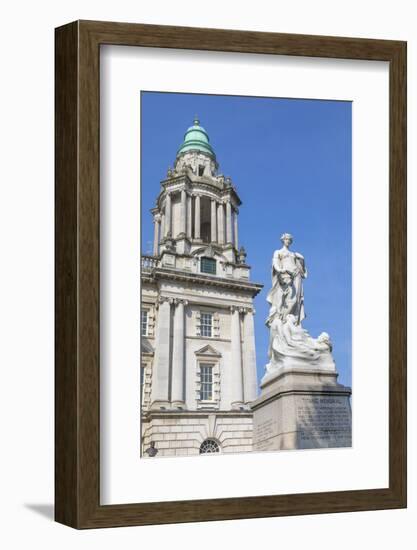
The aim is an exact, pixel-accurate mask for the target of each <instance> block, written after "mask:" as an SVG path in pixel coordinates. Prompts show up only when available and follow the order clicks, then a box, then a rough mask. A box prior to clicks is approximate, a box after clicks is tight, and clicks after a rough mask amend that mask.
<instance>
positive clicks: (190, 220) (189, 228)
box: [187, 195, 193, 239]
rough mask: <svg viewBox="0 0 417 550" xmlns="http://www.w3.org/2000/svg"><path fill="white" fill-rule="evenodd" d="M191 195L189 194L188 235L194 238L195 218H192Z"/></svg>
mask: <svg viewBox="0 0 417 550" xmlns="http://www.w3.org/2000/svg"><path fill="white" fill-rule="evenodd" d="M191 201H192V198H191V195H187V237H188V238H189V239H191V238H192V227H193V218H192V205H193V203H192V202H191Z"/></svg>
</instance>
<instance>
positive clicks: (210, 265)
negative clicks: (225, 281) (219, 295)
mask: <svg viewBox="0 0 417 550" xmlns="http://www.w3.org/2000/svg"><path fill="white" fill-rule="evenodd" d="M200 269H201V273H210V274H211V275H216V260H213V258H201V262H200Z"/></svg>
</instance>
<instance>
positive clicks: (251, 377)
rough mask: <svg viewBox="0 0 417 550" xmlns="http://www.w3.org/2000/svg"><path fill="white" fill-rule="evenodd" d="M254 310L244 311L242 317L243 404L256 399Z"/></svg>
mask: <svg viewBox="0 0 417 550" xmlns="http://www.w3.org/2000/svg"><path fill="white" fill-rule="evenodd" d="M253 315H254V310H253V309H250V308H247V309H245V313H244V317H243V346H244V347H243V396H244V400H245V403H250V402H252V401H254V400H255V399H256V397H257V393H258V392H257V376H256V351H255V327H254V322H253Z"/></svg>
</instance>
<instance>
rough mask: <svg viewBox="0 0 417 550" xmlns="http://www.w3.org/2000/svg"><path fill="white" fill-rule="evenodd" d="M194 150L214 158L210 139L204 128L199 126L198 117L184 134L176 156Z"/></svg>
mask: <svg viewBox="0 0 417 550" xmlns="http://www.w3.org/2000/svg"><path fill="white" fill-rule="evenodd" d="M196 150H197V151H201V152H203V153H207V154H208V155H210V156H211V157H214V158H216V155H215V153H214V151H213V148H212V146H211V145H210V138H209V137H208V134H207V132H206V131H205V130H204V128H203V127H202V126H200V121H199V120H198V117H195V118H194V125H193V126H190V127H189V128H188V130H187V131H186V132H185V134H184V141H183V143H182V145H181V147H180V148H179V149H178V151H177V156H178V155H180V154H181V153H185V152H186V151H196Z"/></svg>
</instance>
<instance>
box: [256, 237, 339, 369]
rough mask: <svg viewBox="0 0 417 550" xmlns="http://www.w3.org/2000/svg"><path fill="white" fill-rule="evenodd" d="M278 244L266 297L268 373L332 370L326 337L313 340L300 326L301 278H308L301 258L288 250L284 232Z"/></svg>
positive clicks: (302, 313)
mask: <svg viewBox="0 0 417 550" xmlns="http://www.w3.org/2000/svg"><path fill="white" fill-rule="evenodd" d="M281 241H282V243H283V246H282V248H281V249H280V250H276V251H275V252H274V255H273V258H272V288H271V290H270V292H269V293H268V296H267V301H268V302H269V304H270V309H269V316H268V319H267V320H266V325H267V327H268V328H269V331H270V337H269V350H268V356H269V364H268V365H267V366H266V371H267V374H271V373H274V372H276V371H277V370H278V369H280V368H282V367H288V368H317V369H324V370H335V368H336V367H335V364H334V360H333V357H332V353H331V352H332V344H331V341H330V337H329V335H328V334H327V333H326V332H322V333H321V334H320V336H319V337H318V338H312V337H311V336H310V335H309V333H308V332H307V331H306V330H305V329H303V328H302V326H301V322H302V320H303V319H304V318H305V312H304V292H303V279H305V278H306V277H307V269H306V267H305V261H304V257H303V256H302V255H301V254H299V253H297V252H292V251H291V250H290V246H291V244H292V241H293V237H292V236H291V235H290V234H289V233H284V234H283V235H282V237H281Z"/></svg>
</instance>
